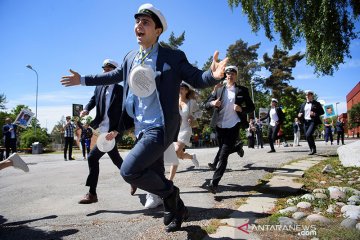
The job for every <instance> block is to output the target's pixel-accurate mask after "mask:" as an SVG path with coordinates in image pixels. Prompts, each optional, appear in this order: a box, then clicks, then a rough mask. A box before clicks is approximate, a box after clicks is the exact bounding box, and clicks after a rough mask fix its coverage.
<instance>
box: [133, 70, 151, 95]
mask: <svg viewBox="0 0 360 240" xmlns="http://www.w3.org/2000/svg"><path fill="white" fill-rule="evenodd" d="M129 88H130V89H131V91H132V93H133V94H134V95H135V96H138V97H148V96H150V95H151V94H152V93H153V92H154V91H155V89H156V83H155V72H154V70H153V69H152V68H151V67H150V66H148V65H141V64H140V65H138V66H136V67H134V68H133V69H132V70H131V73H130V78H129Z"/></svg>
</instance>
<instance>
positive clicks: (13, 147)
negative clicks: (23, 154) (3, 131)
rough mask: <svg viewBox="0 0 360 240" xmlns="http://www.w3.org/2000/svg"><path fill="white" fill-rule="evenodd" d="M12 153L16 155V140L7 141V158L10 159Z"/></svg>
mask: <svg viewBox="0 0 360 240" xmlns="http://www.w3.org/2000/svg"><path fill="white" fill-rule="evenodd" d="M10 151H11V153H16V138H9V139H5V157H6V158H8V157H9V156H10Z"/></svg>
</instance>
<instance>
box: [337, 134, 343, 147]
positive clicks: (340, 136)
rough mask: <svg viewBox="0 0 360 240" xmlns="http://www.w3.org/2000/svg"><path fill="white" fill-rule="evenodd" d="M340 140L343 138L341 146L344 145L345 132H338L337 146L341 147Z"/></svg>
mask: <svg viewBox="0 0 360 240" xmlns="http://www.w3.org/2000/svg"><path fill="white" fill-rule="evenodd" d="M340 138H341V144H342V145H344V144H345V143H344V132H343V131H340V132H337V145H339V141H340Z"/></svg>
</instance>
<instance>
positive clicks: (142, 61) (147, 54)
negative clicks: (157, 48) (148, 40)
mask: <svg viewBox="0 0 360 240" xmlns="http://www.w3.org/2000/svg"><path fill="white" fill-rule="evenodd" d="M153 49H154V45H151V49H150V51H149V52H148V53H146V54H145V55H144V56H142V55H143V51H142V49H141V47H140V50H139V52H140V56H142V57H141V58H140V64H143V63H144V61H145V58H146V57H147V56H149V55H150V53H151V52H152V50H153Z"/></svg>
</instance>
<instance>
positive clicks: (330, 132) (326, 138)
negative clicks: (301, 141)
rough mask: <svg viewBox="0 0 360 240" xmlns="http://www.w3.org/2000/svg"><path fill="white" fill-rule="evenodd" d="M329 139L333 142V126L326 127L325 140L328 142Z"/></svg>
mask: <svg viewBox="0 0 360 240" xmlns="http://www.w3.org/2000/svg"><path fill="white" fill-rule="evenodd" d="M329 140H330V142H331V143H332V142H333V135H332V131H331V127H325V142H328V141H329Z"/></svg>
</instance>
